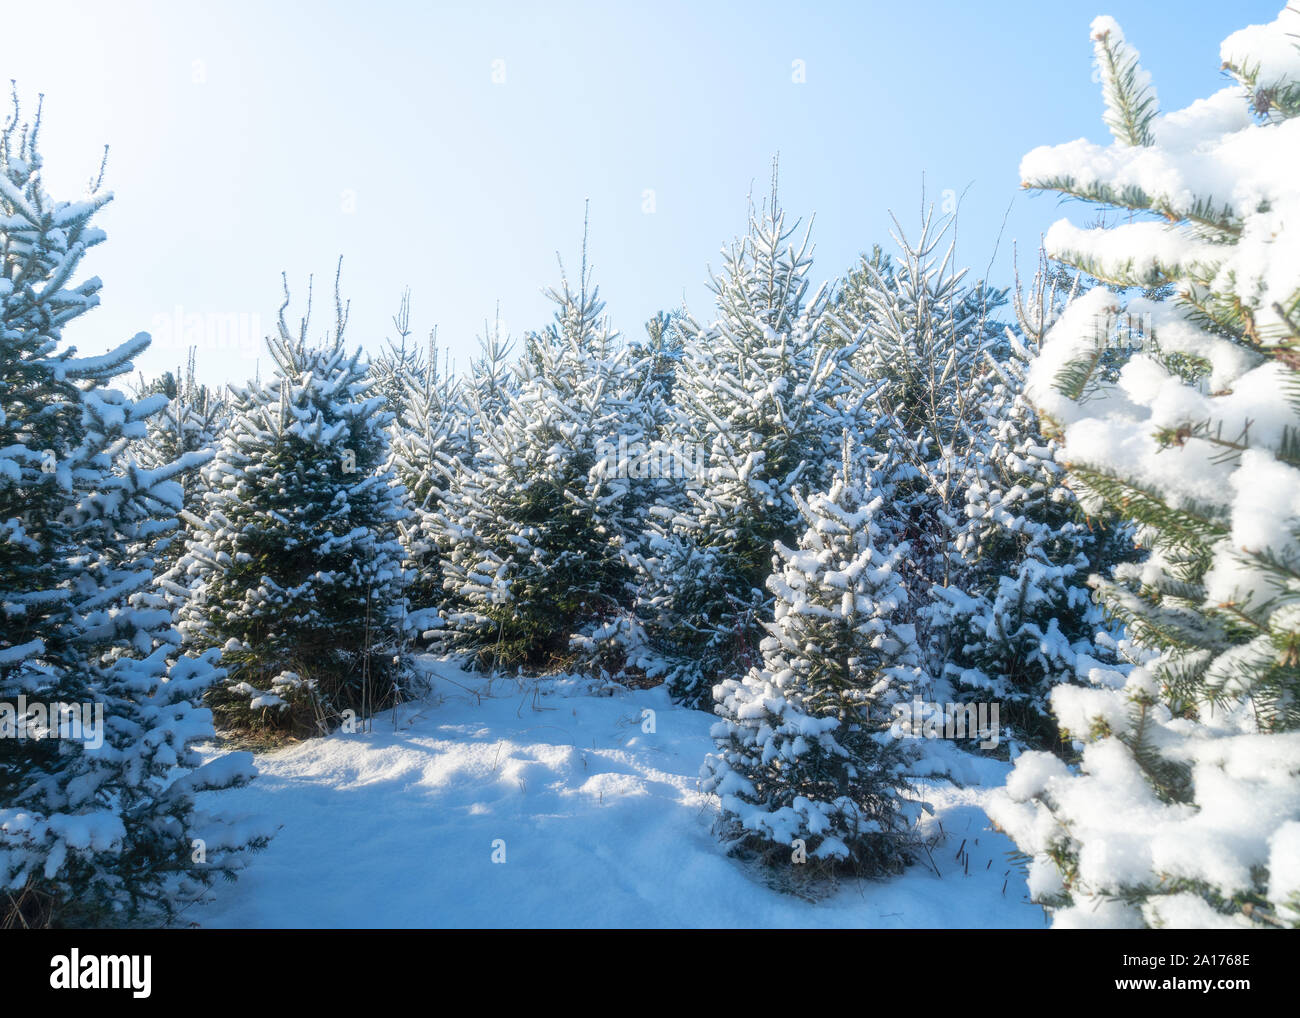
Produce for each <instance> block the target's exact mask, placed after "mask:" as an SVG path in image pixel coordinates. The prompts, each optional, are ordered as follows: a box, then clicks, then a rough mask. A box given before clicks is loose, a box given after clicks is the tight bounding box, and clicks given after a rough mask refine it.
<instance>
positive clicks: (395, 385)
mask: <svg viewBox="0 0 1300 1018" xmlns="http://www.w3.org/2000/svg"><path fill="white" fill-rule="evenodd" d="M393 328H394V329H395V330H396V332H397V338H396V339H389V340H386V341H385V345H384V348H383V349H382V350H380V351H379V353H378V354H377V355H376V356H375V357H374V358H373V359H372V360H371V361H370V377H371V378H372V379H373V380H374V387H375V392H376V393H378V394H379V395H382V396H383V397H384V401H385V405H384V409H386V410H387V411H388V412H389V413H391V414H392V415H393V416H394V418H399V417H400V416H401V413H402V402H403V400H404V399H405V398H406V391H407V387H408V385H410V383H411V382H414V383H415V384H416V386H417V387H422V383H423V382H424V380H425V378H426V376H427V375H428V374H429V373H430V372H436V371H437V370H438V365H437V363H436V362H432V361H430V359H429V358H430V357H433V356H434V355H435V349H434V343H433V342H432V341H431V342H430V344H429V350H428V356H426V353H425V351H424V350H423V349H421V347H420V345H419V343H416V342H414V341H413V340H412V339H411V289H410V287H407V288H406V289H405V290H403V291H402V299H401V302H400V303H399V304H398V306H397V313H396V314H395V315H393ZM435 332H436V330H435Z"/></svg>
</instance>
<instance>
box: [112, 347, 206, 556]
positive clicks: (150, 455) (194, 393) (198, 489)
mask: <svg viewBox="0 0 1300 1018" xmlns="http://www.w3.org/2000/svg"><path fill="white" fill-rule="evenodd" d="M150 392H158V393H162V394H163V395H165V396H166V397H167V401H168V402H167V405H166V406H165V407H163V409H162V410H161V411H160V412H159V413H158V414H156V415H155V416H153V417H151V418H150V419H149V421H148V424H147V425H146V427H147V431H146V434H145V437H144V439H143V440H141V441H139V442H136V443H134V444H133V451H134V453H135V458H136V461H137V462H138V463H139V464H140V465H141V466H143V467H144V468H146V469H157V468H158V467H161V466H163V465H164V464H167V463H172V462H174V461H175V460H177V459H178V458H180V457H181V456H183V455H184V454H185V453H190V452H211V451H213V450H215V449H216V446H217V436H218V435H219V434H220V433H221V432H222V431H223V430H224V428H225V425H226V422H227V405H226V400H225V397H224V394H222V393H220V392H218V391H215V390H213V389H210V388H209V387H208V386H206V385H203V384H201V383H200V382H199V381H198V378H197V377H196V374H195V365H194V350H193V348H191V349H190V355H189V360H188V361H187V363H186V367H185V374H184V376H183V380H182V381H177V376H176V375H173V374H172V373H171V372H170V371H168V372H164V374H163V375H162V376H160V377H159V378H157V379H155V380H154V381H153V382H152V383H148V384H145V385H142V386H141V390H140V396H141V398H143V397H144V396H145V395H147V394H148V393H150ZM180 483H181V506H180V508H181V509H182V510H184V511H186V512H194V511H196V510H197V509H198V508H199V501H200V499H201V498H202V495H203V491H204V490H205V487H204V481H203V474H202V472H201V471H199V470H191V471H187V472H186V473H185V474H184V475H182V477H181V478H180ZM183 548H184V531H183V529H182V528H181V525H180V521H179V520H178V521H177V529H176V531H175V533H173V534H170V535H166V536H164V537H163V538H161V539H160V540H159V543H158V546H157V548H156V554H157V558H158V562H159V566H160V568H161V569H163V570H164V571H165V570H167V569H170V568H171V566H173V565H175V563H176V561H177V560H178V559H179V558H180V555H181V552H182V550H183Z"/></svg>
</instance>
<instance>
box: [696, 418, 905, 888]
mask: <svg viewBox="0 0 1300 1018" xmlns="http://www.w3.org/2000/svg"><path fill="white" fill-rule="evenodd" d="M844 449H845V453H846V455H845V457H844V463H843V467H842V471H841V473H840V474H839V475H837V476H836V477H835V479H834V481H833V483H832V485H831V488H830V490H829V492H827V493H824V494H814V495H813V496H811V497H810V498H809V499H808V500H807V501H805V500H804V499H803V498H800V497H799V496H798V495H797V494H796V495H795V496H794V500H795V504H796V505H797V507H798V509H799V512H800V515H801V517H802V519H803V520H804V523H805V526H806V528H807V529H806V530H805V531H804V533H803V536H802V538H801V539H800V541H799V544H798V547H797V548H794V549H791V548H787V547H786V546H785V545H784V544H782V543H780V542H777V544H776V551H777V556H776V558H775V560H774V562H775V563H776V564H777V566H778V570H777V571H776V572H775V573H773V574H772V576H771V577H770V578H769V581H768V586H769V588H770V589H771V591H772V593H773V594H774V595H775V598H776V601H775V612H774V615H775V617H774V621H772V622H769V623H768V624H767V625H766V629H767V630H768V634H769V635H768V637H767V638H766V639H765V640H764V641H763V663H762V665H761V666H758V667H755V668H753V669H751V670H750V672H749V673H748V674H747V675H746V676H744V677H743V678H739V679H724V680H723V681H722V682H720V683H719V684H718V685H716V686H715V687H714V689H713V696H714V700H715V704H716V706H715V710H716V712H717V713H718V714H719V715H720V716H721V717H722V718H723V720H722V721H720V722H718V723H717V724H716V725H714V727H713V733H712V734H713V738H714V740H715V742H716V744H717V746H718V753H717V754H715V755H711V756H710V757H708V758H707V759H706V761H705V765H704V767H703V769H702V771H701V774H702V777H703V778H704V783H703V788H704V789H705V791H713V792H716V793H717V794H718V795H719V796H721V802H722V820H721V827H722V829H723V831H724V832H725V834H726V836H727V837H728V838H729V839H731V840H732V842H733V846H735V847H737V848H741V849H744V850H748V851H751V852H754V853H756V854H758V855H759V856H760V857H763V858H766V859H768V860H769V861H774V862H775V861H785V860H788V859H790V858H791V853H792V850H793V851H794V852H795V853H796V855H795V858H796V861H801V860H799V858H798V855H797V853H799V852H800V851H801V850H802V851H806V853H807V857H808V860H809V861H811V862H813V863H818V864H820V866H821V868H826V869H834V868H837V867H841V866H847V867H850V868H851V869H852V870H854V871H855V872H857V873H860V874H865V875H873V876H875V875H881V874H885V873H893V872H898V871H899V870H901V868H902V866H903V865H904V864H905V863H906V862H907V861H909V859H910V858H911V850H912V848H913V847H914V846H915V836H914V832H913V831H912V822H913V821H914V820H915V819H916V818H917V817H918V816H919V810H920V804H919V803H918V802H917V801H916V800H914V799H913V798H912V797H911V796H910V794H909V785H908V782H907V779H906V772H907V769H908V766H909V765H910V764H911V763H912V762H913V761H914V759H915V755H914V753H913V752H912V750H913V746H914V744H913V743H911V742H908V741H905V740H903V739H900V738H898V737H897V736H898V733H897V732H892V731H891V728H892V727H893V718H894V717H895V716H896V715H895V712H894V711H893V707H894V706H895V705H896V704H900V703H905V702H907V701H909V700H910V699H911V697H912V695H913V694H914V693H915V694H917V695H919V694H920V693H921V692H922V690H923V689H924V688H925V686H926V685H927V680H926V678H925V676H924V673H923V671H922V669H921V667H920V665H921V658H920V652H919V648H918V647H917V644H916V630H915V627H914V626H912V625H910V624H907V623H900V622H898V621H897V618H898V616H899V614H900V612H901V610H902V609H903V608H904V607H905V606H906V604H907V600H908V594H907V590H906V589H905V586H904V584H903V582H902V579H901V577H900V573H899V568H898V567H899V564H900V562H901V561H902V559H903V558H904V557H905V556H906V555H907V554H908V549H907V547H906V545H895V546H892V547H890V546H889V543H888V537H887V535H886V534H885V533H884V532H883V531H882V530H881V528H880V526H879V525H878V523H877V522H876V515H877V514H878V513H879V511H880V509H881V507H882V504H883V501H884V499H883V497H882V495H881V494H880V493H879V492H878V491H874V490H867V489H866V486H865V484H864V482H863V481H862V480H859V479H857V478H856V476H855V469H854V466H853V464H852V462H851V460H850V457H849V456H848V455H847V453H848V451H849V443H848V441H847V439H846V440H845V443H844ZM797 841H801V842H803V844H802V845H799V844H797Z"/></svg>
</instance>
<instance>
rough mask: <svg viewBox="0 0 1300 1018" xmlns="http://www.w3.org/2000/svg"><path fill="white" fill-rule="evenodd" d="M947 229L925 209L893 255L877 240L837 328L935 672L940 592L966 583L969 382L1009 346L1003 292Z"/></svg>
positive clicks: (850, 284)
mask: <svg viewBox="0 0 1300 1018" xmlns="http://www.w3.org/2000/svg"><path fill="white" fill-rule="evenodd" d="M895 225H896V226H897V224H895ZM952 230H953V221H952V219H947V220H944V221H936V220H935V218H934V211H933V209H931V210H930V211H929V212H928V213H927V215H926V217H925V219H924V220H923V221H922V224H921V231H920V235H919V236H918V238H917V240H916V241H915V242H910V241H908V240H907V239H906V237H905V236H904V235H903V232H902V229H901V227H898V228H897V229H896V231H895V233H894V239H895V241H896V243H897V245H898V249H899V255H898V258H897V259H894V258H892V257H889V256H886V255H884V254H882V253H881V251H880V249H879V248H876V249H874V250H873V252H872V254H871V256H869V257H867V256H864V257H863V258H862V259H861V261H860V263H859V266H858V268H857V269H856V270H855V271H854V272H852V273H850V274H849V276H848V277H847V279H846V280H845V281H844V283H843V284H842V285H841V287H840V290H839V294H838V299H837V306H836V317H837V320H838V321H839V322H840V323H842V325H841V328H842V331H844V332H845V333H846V334H847V335H851V336H854V337H856V338H855V342H854V343H853V344H852V346H851V347H850V349H852V350H854V351H855V354H854V356H853V361H852V365H853V369H854V371H855V372H856V376H857V379H858V385H859V387H860V389H861V391H862V392H863V393H864V394H865V396H866V397H867V408H868V411H869V414H868V418H867V422H868V423H867V425H866V428H865V430H862V431H860V433H861V434H863V435H864V454H865V455H868V456H871V457H873V460H872V461H873V462H874V463H875V465H876V466H877V467H878V469H879V478H878V484H879V486H880V488H881V490H882V491H883V492H884V493H885V494H886V496H887V500H886V506H887V509H886V511H885V513H884V514H883V515H882V518H881V521H880V522H881V524H882V526H884V527H886V529H887V530H888V531H889V532H890V534H891V535H892V538H893V540H895V541H905V542H907V544H908V545H909V547H910V548H911V553H910V555H909V557H908V561H907V563H906V565H905V567H904V568H905V570H906V572H907V577H908V583H909V585H910V587H911V589H912V591H913V601H912V605H911V609H910V610H911V611H913V612H914V613H915V621H916V622H917V623H918V624H919V625H920V626H921V627H922V632H923V638H922V640H921V644H922V646H923V647H925V648H926V658H927V660H926V665H927V668H928V669H929V670H930V672H931V674H934V675H936V676H943V675H945V674H946V673H947V665H948V663H949V661H950V658H951V656H952V654H953V651H954V644H953V640H952V637H953V620H952V618H951V614H950V605H951V599H950V597H949V596H948V595H949V592H950V591H957V590H960V589H961V587H962V584H963V582H964V576H963V572H962V561H961V556H960V555H959V553H958V550H957V549H958V539H959V536H960V533H961V531H962V529H963V526H964V520H965V511H964V510H965V507H964V503H963V498H962V486H961V479H962V478H963V476H965V474H966V471H967V469H968V463H969V458H970V455H971V439H972V434H973V433H974V432H976V431H977V430H978V428H979V425H980V412H979V411H980V408H979V405H978V403H977V401H976V399H975V398H974V396H975V393H976V392H977V387H976V384H975V383H976V380H977V379H978V378H979V376H980V375H981V372H982V370H983V367H984V365H985V364H986V363H987V362H986V360H985V357H986V355H990V354H991V355H993V356H994V357H995V358H996V359H1005V356H1006V354H1005V341H1004V339H1003V328H1004V327H1003V325H1002V324H1001V323H999V322H998V321H996V319H995V318H994V312H995V311H996V310H997V308H999V307H1000V306H1001V305H1002V304H1004V303H1005V301H1006V295H1005V292H1003V291H998V290H993V289H990V288H989V287H987V286H986V285H985V284H984V283H982V282H979V283H976V284H974V285H968V284H967V283H966V282H965V277H966V270H965V269H960V268H958V267H956V265H955V264H954V261H953V258H954V247H955V238H954V237H953V235H952Z"/></svg>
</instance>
